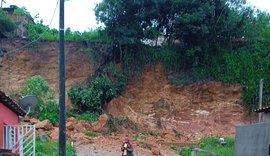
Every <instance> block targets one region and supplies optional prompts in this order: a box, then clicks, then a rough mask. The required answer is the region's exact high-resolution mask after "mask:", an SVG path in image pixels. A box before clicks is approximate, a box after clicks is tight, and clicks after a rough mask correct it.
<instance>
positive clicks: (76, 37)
mask: <svg viewBox="0 0 270 156" xmlns="http://www.w3.org/2000/svg"><path fill="white" fill-rule="evenodd" d="M28 31H29V36H28V37H29V38H30V39H31V40H37V39H39V40H44V41H58V40H59V31H58V30H57V29H51V28H49V26H46V25H43V21H40V22H38V23H29V24H28ZM65 41H74V42H79V41H84V42H101V43H110V42H111V40H110V38H109V37H108V36H107V34H106V33H105V32H104V31H103V30H102V29H97V30H90V31H84V32H79V31H72V30H71V29H70V28H67V29H66V30H65Z"/></svg>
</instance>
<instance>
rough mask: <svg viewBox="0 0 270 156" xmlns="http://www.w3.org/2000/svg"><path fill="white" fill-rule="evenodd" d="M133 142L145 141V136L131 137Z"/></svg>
mask: <svg viewBox="0 0 270 156" xmlns="http://www.w3.org/2000/svg"><path fill="white" fill-rule="evenodd" d="M133 139H134V140H141V141H142V140H145V136H144V135H136V136H134V137H133Z"/></svg>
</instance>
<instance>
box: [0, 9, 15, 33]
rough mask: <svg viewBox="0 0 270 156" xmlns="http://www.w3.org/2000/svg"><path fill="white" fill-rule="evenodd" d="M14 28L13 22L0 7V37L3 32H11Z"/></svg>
mask: <svg viewBox="0 0 270 156" xmlns="http://www.w3.org/2000/svg"><path fill="white" fill-rule="evenodd" d="M14 28H15V24H14V22H13V21H12V20H11V19H10V17H9V16H8V15H7V13H6V12H5V11H3V10H2V9H0V38H1V35H2V34H3V33H7V32H11V31H13V30H14Z"/></svg>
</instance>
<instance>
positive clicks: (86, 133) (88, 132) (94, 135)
mask: <svg viewBox="0 0 270 156" xmlns="http://www.w3.org/2000/svg"><path fill="white" fill-rule="evenodd" d="M82 133H83V134H84V135H86V136H89V137H92V138H94V137H97V136H98V135H97V133H94V132H91V131H82Z"/></svg>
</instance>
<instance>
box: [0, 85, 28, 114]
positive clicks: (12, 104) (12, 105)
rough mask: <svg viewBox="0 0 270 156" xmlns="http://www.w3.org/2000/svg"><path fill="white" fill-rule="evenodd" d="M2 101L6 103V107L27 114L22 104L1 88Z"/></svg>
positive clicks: (0, 97) (17, 112) (0, 99)
mask: <svg viewBox="0 0 270 156" xmlns="http://www.w3.org/2000/svg"><path fill="white" fill-rule="evenodd" d="M0 103H2V104H3V105H5V106H6V107H8V108H9V109H10V110H12V111H13V112H14V113H16V114H17V115H20V116H25V114H26V113H25V111H24V110H23V109H22V107H21V106H19V105H18V104H17V103H15V102H14V101H13V100H12V99H11V98H9V97H8V96H7V95H6V94H5V93H4V92H2V91H1V90H0Z"/></svg>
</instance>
